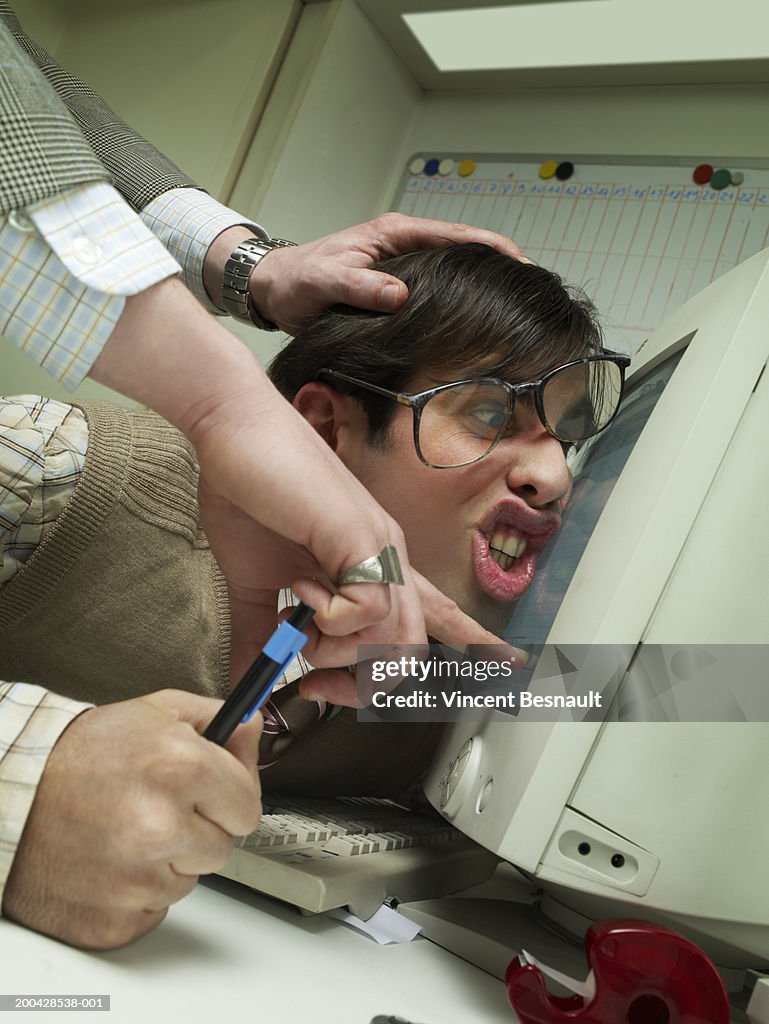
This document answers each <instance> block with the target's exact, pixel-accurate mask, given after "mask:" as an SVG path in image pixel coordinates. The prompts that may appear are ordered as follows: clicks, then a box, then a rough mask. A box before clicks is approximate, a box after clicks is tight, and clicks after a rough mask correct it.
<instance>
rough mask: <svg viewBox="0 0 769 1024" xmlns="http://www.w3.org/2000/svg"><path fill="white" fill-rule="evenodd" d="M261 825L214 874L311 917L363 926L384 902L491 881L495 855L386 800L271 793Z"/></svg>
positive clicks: (436, 821) (431, 817) (430, 896)
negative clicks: (346, 918)
mask: <svg viewBox="0 0 769 1024" xmlns="http://www.w3.org/2000/svg"><path fill="white" fill-rule="evenodd" d="M264 808H265V814H264V815H263V817H262V820H261V822H260V823H259V826H258V828H257V829H256V830H255V831H254V832H252V833H250V835H247V836H244V837H243V838H241V839H238V840H237V841H236V846H235V849H234V850H233V852H232V856H231V857H230V859H229V861H228V862H227V864H226V865H225V866H224V867H223V868H222V869H221V870H220V871H218V872H217V874H220V875H223V876H224V877H225V878H231V879H233V880H234V881H236V882H242V883H244V884H245V885H248V886H250V887H251V888H252V889H256V890H258V891H259V892H262V893H266V894H267V895H269V896H274V897H276V898H277V899H281V900H285V901H286V902H288V903H292V904H293V905H294V906H296V907H299V908H300V909H302V910H304V911H308V912H310V913H321V912H322V911H324V910H332V909H334V908H336V907H348V908H349V910H350V912H351V913H353V914H355V916H356V917H360V918H362V919H364V920H366V919H367V918H369V917H371V915H372V914H374V913H375V912H376V911H377V910H378V909H379V907H380V906H381V905H382V903H383V902H384V900H385V899H387V898H394V899H396V900H398V901H399V902H404V901H409V900H426V899H438V898H439V897H441V896H445V895H447V894H448V893H450V892H457V891H458V890H460V889H465V888H467V887H468V886H471V885H477V884H479V883H480V882H484V881H486V879H487V878H489V877H490V876H491V874H492V873H493V871H494V869H495V868H496V866H497V863H498V859H497V858H496V857H495V856H494V855H493V854H491V853H489V852H488V851H487V850H484V849H483V847H481V846H478V845H477V844H476V843H473V842H472V841H471V840H469V839H466V838H465V837H464V836H462V835H461V834H460V833H459V832H457V830H456V829H454V828H453V827H452V826H451V825H449V824H447V823H446V822H445V821H444V820H443V819H442V818H440V817H439V816H437V815H433V814H430V813H426V812H422V811H413V810H409V808H407V807H404V806H402V805H401V804H397V803H395V802H393V801H390V800H380V799H375V798H358V797H356V798H353V797H350V798H340V799H336V800H310V799H306V800H305V799H294V798H290V799H289V798H283V797H279V798H276V797H273V798H270V797H265V798H264Z"/></svg>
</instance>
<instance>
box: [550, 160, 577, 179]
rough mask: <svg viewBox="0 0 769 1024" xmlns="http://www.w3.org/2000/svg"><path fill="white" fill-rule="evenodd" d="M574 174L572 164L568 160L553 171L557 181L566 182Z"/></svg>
mask: <svg viewBox="0 0 769 1024" xmlns="http://www.w3.org/2000/svg"><path fill="white" fill-rule="evenodd" d="M572 174H574V164H573V163H572V162H571V161H570V160H564V161H563V162H562V163H560V164H558V166H557V167H556V169H555V176H556V178H557V179H558V180H559V181H568V179H569V178H570V177H571V176H572Z"/></svg>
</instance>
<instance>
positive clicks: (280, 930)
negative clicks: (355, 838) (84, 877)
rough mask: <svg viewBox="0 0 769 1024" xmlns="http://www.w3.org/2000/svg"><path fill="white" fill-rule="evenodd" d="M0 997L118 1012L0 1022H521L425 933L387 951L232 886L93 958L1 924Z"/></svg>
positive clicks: (203, 890) (17, 1015)
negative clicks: (105, 1002)
mask: <svg viewBox="0 0 769 1024" xmlns="http://www.w3.org/2000/svg"><path fill="white" fill-rule="evenodd" d="M0 974H1V975H2V982H1V983H0V993H2V994H17V995H33V994H35V995H65V994H77V995H97V994H99V995H109V996H110V997H111V1010H110V1011H109V1012H96V1011H83V1010H71V1011H63V1010H56V1011H39V1010H29V1011H16V1012H14V1013H12V1014H11V1013H9V1015H8V1017H7V1018H6V1017H5V1016H4V1014H0V1024H5V1022H7V1024H10V1021H11V1020H18V1021H19V1022H20V1024H54V1022H55V1021H56V1020H57V1019H58V1020H60V1021H61V1024H79V1022H81V1021H82V1022H83V1024H100V1022H102V1024H129V1022H130V1024H155V1022H156V1021H157V1022H160V1021H163V1022H164V1024H165V1022H167V1024H171V1022H175V1021H177V1020H178V1021H180V1022H183V1024H238V1022H239V1021H241V1020H245V1021H248V1022H249V1024H250V1022H251V1021H256V1022H264V1024H369V1021H370V1020H371V1018H372V1017H374V1016H376V1015H377V1014H395V1015H398V1016H400V1017H404V1018H406V1019H407V1020H408V1021H413V1022H414V1024H516V1022H517V1018H516V1016H515V1015H514V1013H513V1011H512V1009H511V1008H510V1006H509V1003H508V1002H507V994H506V990H505V987H504V985H503V984H502V982H501V981H499V980H497V979H496V978H493V977H491V975H489V974H486V973H484V972H483V971H480V970H478V969H477V968H476V967H473V966H471V965H470V964H468V963H465V961H463V960H460V959H459V958H458V957H455V956H454V955H453V954H451V953H448V952H446V951H445V950H443V949H441V948H440V947H439V946H436V945H434V944H433V943H431V942H429V941H427V940H426V939H423V938H421V937H419V938H417V939H415V940H414V941H413V942H410V943H407V944H404V945H398V946H379V945H377V944H376V943H375V942H374V941H373V940H372V939H369V938H367V937H366V936H363V935H359V934H358V933H356V932H355V931H353V930H352V929H350V928H349V927H347V926H346V925H343V924H342V923H341V922H338V921H334V920H332V919H330V918H326V917H322V916H321V917H302V916H301V915H300V914H299V913H298V911H294V910H293V909H292V908H290V907H285V906H282V905H281V904H279V903H276V902H274V901H272V900H269V899H266V898H264V897H260V896H258V895H257V894H256V893H252V892H250V891H249V890H248V889H246V888H244V887H242V886H239V885H237V884H236V883H234V882H229V881H226V880H224V879H216V880H211V881H210V882H208V881H207V882H206V883H205V884H201V885H198V886H197V887H196V888H195V889H194V891H193V892H192V893H191V894H190V895H189V896H188V897H187V898H186V899H184V900H182V901H181V902H180V903H177V904H176V905H175V906H173V907H172V908H171V910H170V912H169V914H168V916H167V918H166V920H165V921H164V922H163V924H161V925H160V927H159V928H157V929H155V931H154V932H151V933H150V934H149V935H147V936H145V937H144V938H143V939H140V940H139V941H138V942H136V943H134V944H133V945H131V946H127V947H126V948H124V949H119V950H115V951H112V952H109V953H85V952H82V951H80V950H76V949H72V948H70V947H68V946H65V945H62V944H61V943H58V942H54V941H52V940H51V939H46V938H44V937H43V936H41V935H37V934H35V933H34V932H29V931H27V930H26V929H23V928H20V927H18V926H16V925H14V924H12V923H11V922H9V921H4V920H0Z"/></svg>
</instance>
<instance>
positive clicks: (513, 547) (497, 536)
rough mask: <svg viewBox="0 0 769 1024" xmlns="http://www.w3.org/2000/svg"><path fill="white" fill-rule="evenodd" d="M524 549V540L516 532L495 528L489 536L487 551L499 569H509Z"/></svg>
mask: <svg viewBox="0 0 769 1024" xmlns="http://www.w3.org/2000/svg"><path fill="white" fill-rule="evenodd" d="M525 550H526V541H525V540H524V538H523V537H521V536H519V535H518V534H517V533H513V532H510V531H502V530H496V531H495V532H494V533H493V534H492V535H491V537H490V538H489V553H490V555H491V557H492V558H493V559H494V561H495V562H496V563H497V565H498V566H499V567H500V568H501V569H509V568H510V566H511V565H512V564H513V560H514V559H516V558H520V556H521V555H522V554H523V553H524V551H525Z"/></svg>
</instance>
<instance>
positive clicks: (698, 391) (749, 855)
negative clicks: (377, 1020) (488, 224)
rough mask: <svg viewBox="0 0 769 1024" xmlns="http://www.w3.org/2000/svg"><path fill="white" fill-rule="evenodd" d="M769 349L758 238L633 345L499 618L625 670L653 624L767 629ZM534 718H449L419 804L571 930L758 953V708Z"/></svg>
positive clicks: (765, 904)
mask: <svg viewBox="0 0 769 1024" xmlns="http://www.w3.org/2000/svg"><path fill="white" fill-rule="evenodd" d="M768 355H769V250H767V251H765V252H762V253H759V254H758V255H756V256H754V257H753V258H752V259H750V260H748V261H746V262H745V263H743V264H741V265H740V266H738V267H737V268H735V269H734V270H732V271H731V272H729V273H728V274H726V275H725V276H723V277H721V278H719V279H718V280H716V281H715V282H714V283H712V284H711V285H710V286H709V287H708V288H707V289H705V290H704V291H703V292H701V293H700V294H699V295H697V296H695V297H694V298H693V299H691V300H690V301H689V302H688V303H686V305H684V306H683V307H682V308H681V309H679V310H678V311H677V312H676V313H675V314H673V315H672V316H671V317H670V318H669V319H668V320H667V322H666V323H665V324H664V325H663V326H662V327H661V328H659V329H658V330H657V331H656V332H655V333H654V334H653V335H652V336H651V337H650V338H649V340H648V341H647V342H646V343H645V344H644V345H643V346H642V347H641V349H640V350H639V352H638V353H637V354H636V355H635V356H634V359H633V363H632V366H631V371H632V372H630V374H629V377H628V385H627V392H626V399H625V402H624V405H623V409H622V411H621V412H620V414H619V416H618V418H617V420H616V421H615V422H614V423H613V424H612V425H611V426H610V427H609V429H608V430H607V431H606V432H605V433H604V434H603V435H601V436H600V437H599V438H597V439H595V441H594V442H593V443H591V444H589V445H588V446H587V448H586V450H585V452H584V453H581V454H580V458H581V459H582V463H583V464H582V466H581V468H579V469H578V473H579V475H578V477H577V482H576V486H575V496H574V500H573V502H572V503H571V507H570V509H569V510H568V515H566V516H565V517H564V523H563V527H562V530H561V533H560V535H559V537H558V538H557V540H556V542H555V543H554V544H553V547H552V550H551V551H550V552H549V557H548V558H547V560H546V561H545V562H543V563H542V564H541V567H540V569H539V570H538V573H537V577H536V580H535V583H534V584H533V585H532V587H531V588H530V591H529V592H528V593H527V594H526V595H525V596H524V598H523V599H522V600H521V601H520V602H519V603H518V605H517V607H516V609H515V612H514V614H513V616H512V619H511V621H510V624H509V627H508V629H507V631H506V633H505V636H506V637H507V638H508V639H510V640H511V641H513V642H516V641H518V642H520V643H522V644H526V643H542V642H544V641H548V644H549V645H552V644H573V645H596V646H595V648H593V647H592V646H591V647H590V648H589V649H590V650H595V651H596V652H597V653H596V655H595V658H594V659H593V660H594V661H595V665H594V666H593V668H591V657H590V656H587V657H586V660H585V663H584V665H583V669H582V671H583V672H585V673H587V674H588V677H589V674H590V672H591V671H595V672H596V678H597V677H598V675H600V674H601V673H602V672H603V667H602V666H601V664H600V652H601V651H603V650H605V648H603V647H602V645H617V646H616V647H614V648H612V650H614V652H615V654H614V655H613V656H616V651H617V650H619V651H620V652H621V657H620V670H619V677H621V676H622V674H623V671H624V668H623V666H631V667H632V666H633V665H634V664H636V661H635V660H634V659H635V658H636V656H637V654H638V652H639V651H641V650H652V648H650V647H649V646H648V645H657V644H659V645H672V649H677V648H681V649H682V650H686V649H687V648H686V647H685V645H703V644H707V645H722V644H723V645H761V644H765V643H766V642H767V640H768V639H769V516H768V515H767V506H768V505H769V373H764V368H765V365H766V362H767V356H768ZM642 645H643V646H642ZM606 649H608V648H606ZM739 649H740V650H747V648H739ZM735 650H736V649H735ZM753 650H754V651H755V650H758V648H753ZM622 659H624V661H623V660H622ZM546 661H547V658H546V657H543V661H542V662H541V663H540V666H538V667H537V668H536V669H535V671H534V673H533V676H532V679H531V683H530V688H531V689H533V690H534V691H536V690H537V687H538V685H540V684H539V675H540V674H541V673H540V668H541V667H542V666H544V664H545V662H546ZM648 671H649V670H648V667H647V673H648ZM542 672H543V673H544V672H545V669H544V668H542ZM652 673H653V666H652ZM647 682H651V685H652V688H653V686H654V680H653V679H652V680H650V681H649V680H647ZM760 682H761V681H760V680H757V681H756V685H759V684H760ZM764 684H765V685H766V686H767V687H769V679H767V680H765V681H764ZM620 692H622V691H620ZM603 717H604V716H603V715H602V716H601V718H603ZM727 717H732V716H727ZM735 717H739V715H737V716H735ZM534 718H535V713H534V712H531V713H530V712H525V711H521V712H520V713H519V714H518V716H517V717H510V716H507V715H502V714H501V713H499V712H490V713H489V717H488V718H487V719H486V720H485V721H483V722H482V723H479V722H478V721H460V722H457V723H454V724H452V725H449V726H447V727H446V729H445V734H444V737H443V740H442V744H441V747H440V750H439V752H438V754H437V756H436V758H435V760H434V762H433V764H432V766H431V769H430V771H429V773H428V776H427V778H426V782H425V792H426V794H427V796H428V799H429V800H430V801H431V803H432V804H433V805H434V806H435V808H436V809H437V810H439V811H440V812H441V813H442V814H443V815H444V816H445V817H446V818H447V819H449V820H450V821H451V822H452V823H453V824H454V825H455V826H456V827H457V828H459V829H460V830H461V831H462V832H464V833H465V834H467V835H468V836H470V837H471V838H473V839H475V840H476V841H477V842H479V843H480V844H481V845H483V846H485V847H487V848H488V849H490V850H492V851H494V852H495V853H496V854H498V855H499V856H500V857H501V858H503V859H504V860H506V861H508V862H510V863H511V864H513V865H515V866H516V867H518V868H519V869H521V870H522V871H523V872H524V873H526V874H527V875H528V876H529V877H531V878H532V879H536V882H537V885H538V886H541V887H542V889H543V890H544V892H545V893H546V894H547V895H546V899H545V901H544V903H543V909H544V910H545V912H546V913H547V914H548V915H550V916H551V918H552V919H553V920H554V921H555V922H557V924H558V925H560V926H563V927H565V928H567V929H568V930H569V931H570V932H571V933H572V934H579V933H581V932H583V931H584V929H585V928H586V927H587V926H588V925H589V923H590V922H591V921H592V920H594V919H597V918H603V917H616V916H633V917H643V918H649V919H652V920H655V921H659V922H660V923H665V924H668V925H669V926H672V927H674V928H675V929H676V930H678V931H681V932H683V933H684V934H686V935H688V936H689V937H690V938H692V939H693V940H694V941H695V942H697V943H698V944H699V945H700V946H702V948H704V949H705V950H706V951H707V952H708V953H709V954H710V955H711V956H712V958H713V959H714V961H715V962H716V963H717V964H718V965H719V966H720V967H724V968H744V967H748V966H750V967H766V966H767V965H769V885H767V877H768V876H769V814H768V813H766V804H767V801H766V798H765V794H766V791H767V785H768V784H769V725H766V724H764V723H762V722H748V721H742V722H740V721H707V722H703V721H696V722H689V723H680V722H677V723H671V722H663V721H643V722H628V721H616V720H611V716H609V719H610V720H608V721H607V720H594V721H583V722H572V721H552V722H544V721H541V720H539V721H537V720H534ZM586 851H589V853H586ZM618 855H619V856H618Z"/></svg>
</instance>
